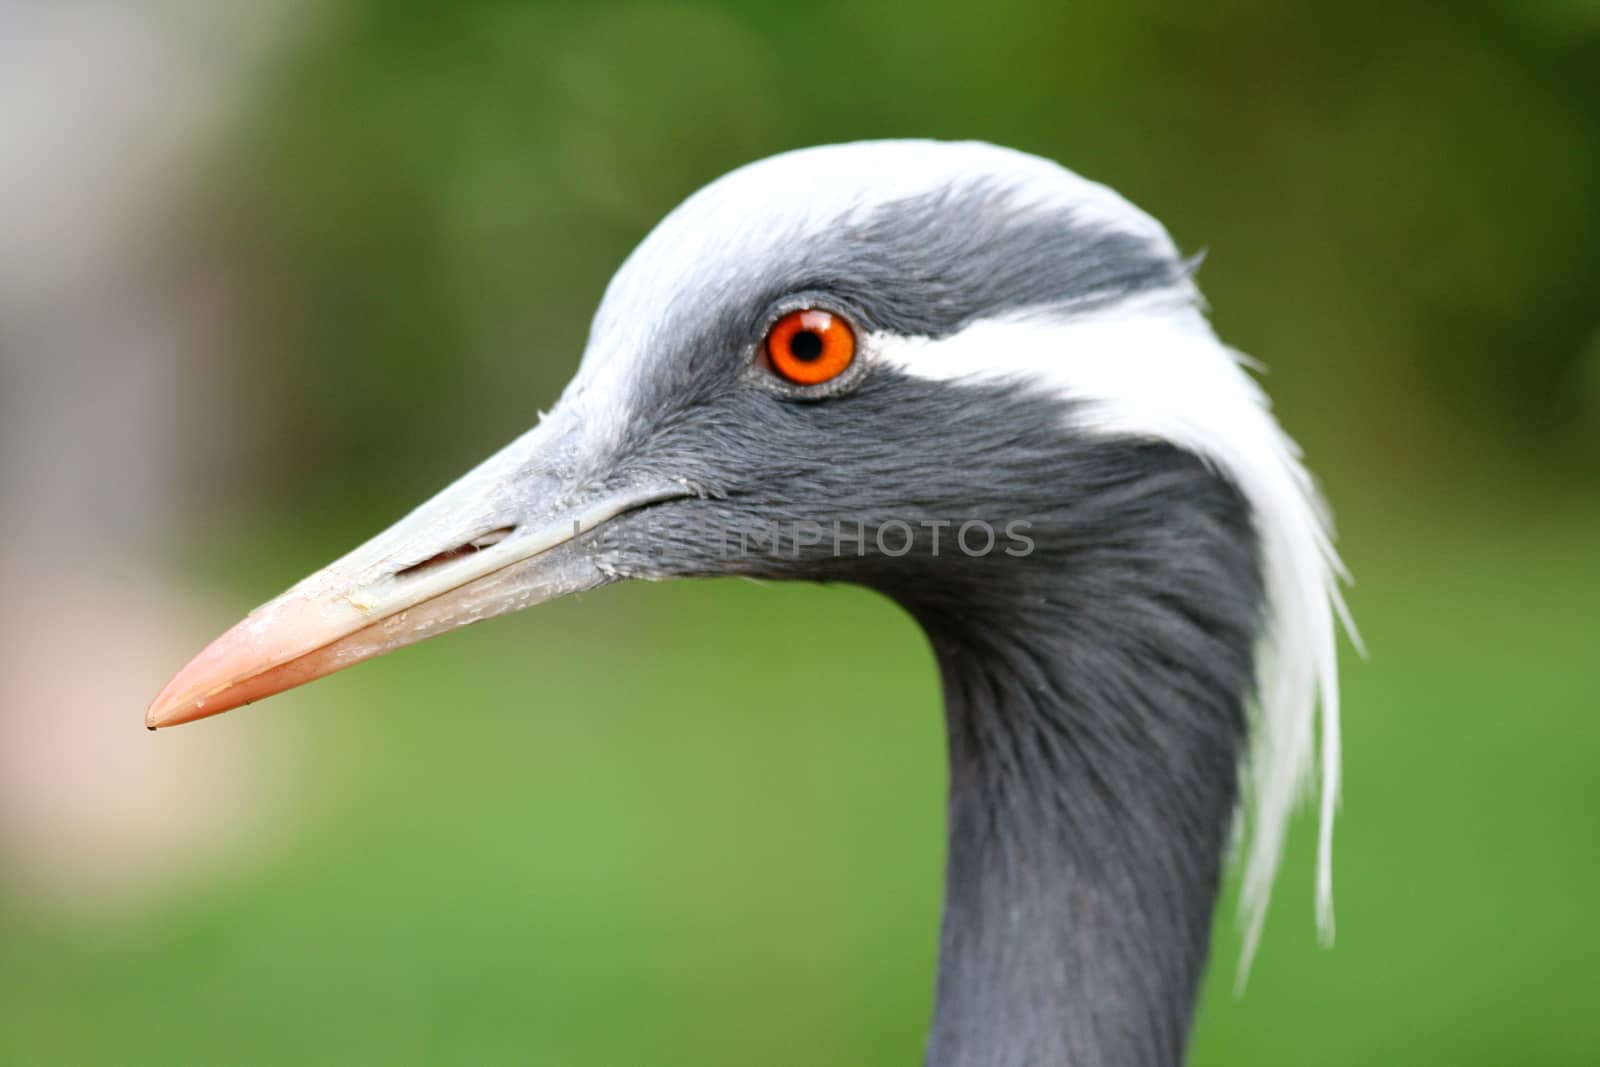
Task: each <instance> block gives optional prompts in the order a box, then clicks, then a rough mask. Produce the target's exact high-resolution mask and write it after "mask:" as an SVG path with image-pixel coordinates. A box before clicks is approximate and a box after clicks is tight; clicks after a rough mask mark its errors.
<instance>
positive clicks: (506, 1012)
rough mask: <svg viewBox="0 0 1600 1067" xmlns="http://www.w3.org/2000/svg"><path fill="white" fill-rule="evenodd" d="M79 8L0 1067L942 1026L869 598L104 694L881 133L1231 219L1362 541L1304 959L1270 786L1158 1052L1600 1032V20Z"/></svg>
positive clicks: (10, 506) (452, 1057) (1240, 342)
mask: <svg viewBox="0 0 1600 1067" xmlns="http://www.w3.org/2000/svg"><path fill="white" fill-rule="evenodd" d="M63 7H69V8H72V9H73V11H74V13H73V14H72V15H71V16H70V18H69V17H68V16H67V15H65V14H62V13H61V11H57V10H55V9H53V8H50V6H49V5H44V6H42V7H41V10H40V11H38V12H29V11H23V10H22V9H20V8H13V9H10V11H9V13H5V14H0V42H3V41H4V40H5V39H7V38H9V40H10V44H9V45H6V44H4V43H0V70H5V69H9V73H7V74H5V75H4V76H3V77H0V89H8V88H9V90H14V91H8V92H0V98H4V99H9V101H10V103H8V104H3V105H0V120H5V121H0V146H3V150H4V154H3V155H0V181H4V182H7V183H9V184H6V185H0V200H3V201H5V203H6V204H7V206H6V207H5V208H4V209H0V210H3V211H4V212H5V214H4V215H0V223H4V226H5V229H3V230H0V237H3V238H6V240H5V241H0V245H3V246H4V247H5V248H6V249H7V250H6V251H4V252H0V314H3V317H0V369H3V370H4V372H5V375H6V378H5V382H4V396H3V399H0V403H3V405H4V406H3V408H0V414H3V416H4V420H5V423H6V426H5V429H3V430H0V442H3V444H4V447H5V453H6V455H5V463H4V466H3V467H0V470H3V471H4V472H5V474H6V482H5V489H6V508H5V512H4V517H3V521H4V526H3V532H4V534H5V536H6V538H7V542H8V545H9V551H8V552H7V553H6V554H5V556H6V558H5V560H4V562H3V563H0V574H3V575H4V576H5V579H6V586H5V587H6V589H7V590H8V593H7V594H6V597H5V600H6V603H5V605H4V606H3V607H0V622H3V623H4V626H5V630H4V635H3V636H4V638H5V640H4V642H3V644H4V646H5V648H4V651H3V652H0V676H3V680H0V695H3V696H4V706H3V708H0V714H3V716H4V719H5V722H4V723H0V725H3V726H4V728H5V735H4V738H3V739H0V1062H5V1063H16V1064H100V1063H104V1064H123V1063H195V1064H200V1063H219V1062H221V1063H283V1062H327V1063H333V1062H349V1061H352V1060H353V1061H356V1062H385V1063H413V1062H414V1063H438V1062H535V1063H548V1064H562V1065H580V1064H607V1065H609V1064H622V1063H652V1064H677V1063H682V1064H729V1065H735V1064H737V1065H748V1064H757V1063H760V1064H785V1065H787V1064H797V1065H806V1064H879V1063H883V1064H890V1063H897V1064H911V1063H916V1062H919V1057H920V1053H921V1043H922V1035H923V1030H924V1027H925V1025H926V1021H927V1017H928V1011H929V1003H930V997H931V989H932V977H933V967H934V944H935V933H936V925H937V916H938V905H939V893H940V878H941V870H942V789H943V753H942V745H943V738H942V732H941V731H942V728H941V724H940V721H939V715H938V695H937V687H936V681H935V678H934V674H933V665H932V660H931V657H930V655H929V653H928V651H927V649H926V648H925V647H924V644H923V641H922V639H921V636H920V634H919V633H918V631H917V630H916V629H915V627H914V626H913V625H912V624H911V623H910V622H909V621H908V620H907V619H906V618H905V617H904V616H903V615H902V614H901V613H900V612H899V611H898V610H897V609H896V608H895V607H894V606H893V605H891V604H889V603H887V602H885V601H882V600H880V599H878V598H875V597H873V596H871V595H868V594H866V593H863V592H860V591H855V590H849V589H824V588H810V587H784V586H758V585H754V584H750V583H735V582H726V583H724V582H708V583H680V584H676V585H665V586H631V587H621V588H614V589H609V590H605V591H602V592H600V593H597V594H593V595H590V596H587V597H585V598H583V599H582V600H580V601H575V602H564V603H558V604H554V605H550V606H547V607H542V608H540V609H538V610H537V611H534V612H531V613H528V614H526V615H522V616H517V617H513V618H510V619H506V620H502V621H499V622H496V623H494V624H492V625H488V626H484V627H481V628H473V629H471V630H470V631H467V632H463V633H459V634H454V635H451V636H449V637H446V638H443V639H441V640H438V641H435V642H431V643H429V644H426V645H423V646H420V647H418V648H415V649H410V650H407V651H406V652H404V653H402V654H400V655H397V656H395V657H392V658H385V659H383V660H380V661H378V662H376V663H373V664H369V665H366V666H363V667H361V668H359V669H357V670H354V671H350V672H347V673H345V674H341V675H338V676H336V677H333V678H330V679H328V680H326V681H324V682H320V683H318V684H317V685H315V686H313V687H310V688H309V689H306V690H302V691H298V692H295V693H292V694H289V695H286V696H284V697H280V698H277V699H275V700H274V701H272V702H271V703H270V704H268V705H266V706H263V707H259V708H256V709H253V710H250V711H246V712H236V713H234V714H233V715H230V716H227V717H225V718H222V719H219V720H214V721H211V722H207V723H204V724H201V725H198V726H194V727H189V728H186V729H185V730H181V731H176V732H173V733H163V734H161V735H160V736H146V735H145V734H144V732H143V731H142V730H141V729H140V716H141V713H142V710H143V707H144V703H145V702H146V701H147V700H148V698H149V697H150V695H152V694H153V693H154V692H155V691H156V689H157V688H159V686H160V684H161V683H162V682H163V681H164V680H165V678H166V677H167V675H168V674H169V673H170V672H171V671H172V670H174V669H175V668H176V667H178V666H179V665H180V664H181V662H182V661H183V660H184V658H185V657H186V656H187V655H188V654H189V653H190V652H192V651H193V650H194V649H195V648H197V647H198V646H199V645H200V644H201V643H202V642H203V641H205V640H207V639H208V638H209V637H211V636H212V635H213V634H215V633H216V632H218V631H220V630H221V629H222V628H223V627H224V626H226V625H227V624H229V623H231V622H232V621H234V619H235V618H237V617H238V616H239V615H240V614H242V612H243V611H244V610H245V609H246V608H248V607H249V606H250V605H252V604H255V603H257V602H259V601H261V600H264V599H266V598H267V597H269V596H271V595H273V594H275V593H277V592H278V591H279V590H280V589H282V588H283V587H285V586H287V585H288V584H289V583H290V582H291V581H292V580H294V579H296V578H298V577H299V576H300V575H301V574H302V573H304V572H306V571H308V570H310V569H312V568H314V567H316V566H320V565H321V564H322V563H324V562H326V561H327V560H329V559H331V558H332V557H334V556H336V555H338V554H340V553H341V552H343V551H344V549H345V548H347V547H348V546H350V545H352V544H354V543H355V542H356V541H358V540H360V539H363V538H364V537H366V536H367V535H368V534H370V533H372V532H373V531H375V530H376V529H378V528H379V527H381V526H383V525H385V524H387V523H388V522H389V521H391V520H392V519H394V518H395V517H397V516H398V515H399V514H400V513H401V512H403V511H404V510H406V509H407V508H408V507H409V506H410V505H411V504H412V503H414V502H416V501H419V500H421V499H422V498H423V497H425V496H426V495H428V494H430V493H431V492H432V491H433V490H434V489H435V488H437V487H438V486H440V485H441V484H443V483H444V482H445V481H447V480H448V479H449V478H451V477H452V476H453V475H455V474H456V473H458V472H460V471H461V470H463V469H465V468H466V467H467V466H468V465H469V464H471V463H472V462H473V461H475V460H476V459H477V458H479V457H480V456H482V455H484V454H485V453H487V452H488V451H489V450H490V449H492V448H494V447H496V446H497V445H499V444H501V443H503V442H504V441H506V440H508V439H510V438H511V437H513V436H514V435H516V434H517V433H518V432H520V431H521V430H522V429H524V428H526V427H527V426H529V425H531V423H532V421H533V419H534V417H535V412H536V411H537V410H538V409H540V408H541V407H547V406H549V404H550V403H551V401H552V400H553V399H554V397H555V395H556V393H557V391H558V390H559V388H560V386H561V384H562V383H563V382H564V381H565V379H566V378H567V376H568V375H569V374H570V373H571V371H572V369H573V368H574V366H575V365H576V361H577V358H578V355H579V353H580V351H581V349H582V346H583V340H584V335H585V330H586V327H587V321H588V317H589V315H590V313H591V312H592V310H593V307H594V305H595V303H596V301H597V300H598V298H599V295H600V292H601V289H602V287H603V286H604V284H605V282H606V280H607V278H608V277H609V275H610V273H611V272H612V270H614V269H615V267H616V265H617V264H618V263H619V262H620V260H621V258H622V257H623V256H624V255H625V254H626V253H627V251H628V250H629V249H630V248H631V247H632V246H633V245H634V244H635V243H636V242H637V241H638V240H639V239H640V238H641V237H642V236H643V235H644V233H645V232H646V231H647V229H648V228H649V226H650V225H651V224H652V223H653V222H654V221H655V220H656V219H657V218H659V217H660V216H661V215H662V214H663V213H665V212H666V211H667V210H669V209H670V208H671V207H672V206H673V205H674V204H675V203H676V202H677V201H678V200H680V199H681V198H682V197H683V196H684V195H686V194H687V193H689V192H691V191H692V190H694V189H695V188H697V187H698V186H700V185H701V184H703V183H705V182H706V181H709V180H710V179H712V178H714V177H716V176H717V175H719V174H721V173H723V172H724V171H726V170H728V169H730V168H732V167H734V166H736V165H738V164H740V163H743V162H746V161H748V160H750V159H753V158H756V157H759V156H762V155H766V154H769V153H772V152H775V151H779V150H782V149H785V148H790V147H795V146H800V145H806V144H812V143H820V142H830V141H842V140H851V139H857V138H865V137H884V136H909V135H916V136H936V137H948V138H979V139H983V140H990V141H995V142H1000V143H1004V144H1009V145H1013V146H1016V147H1019V148H1023V149H1027V150H1030V151H1034V152H1037V153H1040V154H1043V155H1046V156H1050V157H1052V158H1056V159H1059V160H1061V161H1063V162H1064V163H1066V164H1067V165H1069V166H1071V167H1073V168H1075V169H1077V170H1079V171H1081V172H1082V173H1084V174H1086V175H1087V176H1089V177H1093V178H1096V179H1099V180H1102V181H1105V182H1108V183H1109V184H1111V185H1113V186H1114V187H1116V188H1117V189H1118V190H1120V191H1121V192H1123V193H1124V194H1125V195H1127V196H1128V197H1130V198H1131V199H1132V200H1133V201H1134V202H1136V203H1138V204H1139V205H1141V206H1142V207H1144V208H1146V209H1147V210H1149V211H1151V212H1152V213H1153V214H1155V215H1156V216H1157V217H1159V218H1161V219H1162V220H1163V221H1164V222H1166V223H1167V225H1168V226H1169V228H1170V229H1171V230H1172V232H1173V234H1174V236H1175V237H1176V238H1177V240H1178V241H1179V243H1180V244H1181V245H1182V246H1183V247H1184V248H1186V249H1190V250H1198V249H1205V250H1207V253H1208V254H1207V259H1206V262H1205V265H1204V268H1203V270H1202V271H1201V275H1200V280H1201V283H1202V285H1203V287H1204V288H1205V290H1206V292H1207V294H1208V296H1209V298H1210V300H1211V302H1212V304H1213V306H1214V309H1215V314H1214V317H1215V320H1216V322H1217V325H1218V328H1219V330H1220V332H1221V333H1222V335H1223V336H1224V337H1225V338H1227V339H1228V340H1229V341H1230V342H1231V343H1232V344H1234V345H1236V346H1237V347H1239V348H1241V349H1243V350H1244V351H1246V352H1249V353H1251V354H1252V355H1254V356H1256V357H1258V358H1260V359H1261V360H1263V361H1264V362H1265V363H1267V364H1268V365H1269V366H1270V368H1271V370H1270V375H1269V377H1268V379H1267V384H1268V387H1269V389H1270V390H1271V391H1272V394H1273V396H1274V398H1275V401H1276V404H1277V407H1278V409H1279V411H1280V413H1281V416H1282V418H1283V420H1284V422H1285V424H1286V425H1287V426H1288V428H1289V429H1290V431H1291V432H1292V433H1293V434H1294V435H1295V436H1296V437H1298V438H1299V440H1300V441H1301V443H1302V444H1303V445H1304V446H1305V447H1306V450H1307V452H1308V455H1309V457H1310V461H1311V464H1312V466H1313V468H1314V469H1315V470H1316V471H1317V472H1318V474H1319V475H1320V477H1321V479H1322V481H1323V483H1324V486H1325V488H1326V490H1327V492H1328V495H1329V496H1330V498H1331V499H1332V501H1333V502H1334V504H1335V507H1336V509H1337V511H1338V514H1339V518H1340V525H1341V544H1342V547H1343V550H1344V552H1345V554H1346V558H1347V560H1348V562H1349V563H1350V565H1351V567H1352V569H1353V570H1354V572H1355V574H1356V576H1357V583H1358V584H1357V585H1356V587H1355V588H1354V589H1353V590H1352V591H1351V594H1350V601H1351V606H1352V608H1353V610H1354V613H1355V615H1356V618H1357V620H1358V622H1359V623H1360V625H1361V628H1362V631H1363V635H1364V637H1365V639H1366V643H1367V645H1368V647H1369V649H1370V653H1371V654H1370V658H1369V659H1368V660H1366V661H1362V660H1360V659H1358V658H1357V657H1356V656H1355V655H1354V653H1353V652H1350V651H1349V650H1347V655H1346V659H1345V664H1344V670H1343V678H1344V684H1345V687H1346V694H1347V696H1346V718H1345V722H1346V733H1345V738H1346V740H1345V753H1346V789H1345V797H1346V800H1345V804H1344V810H1343V817H1342V819H1341V821H1340V823H1339V829H1338V838H1337V861H1336V867H1335V882H1336V891H1337V904H1338V912H1339V938H1338V943H1337V947H1336V948H1334V949H1333V950H1332V951H1323V950H1320V949H1319V948H1317V946H1316V938H1315V935H1314V926H1313V919H1312V908H1311V896H1312V855H1311V853H1312V841H1313V838H1314V836H1315V835H1314V831H1313V820H1312V818H1311V817H1310V816H1309V814H1308V815H1306V816H1304V817H1302V818H1301V819H1300V820H1298V821H1297V823H1296V826H1295V828H1294V830H1293V832H1292V838H1291V845H1290V849H1289V852H1288V854H1287V858H1286V861H1285V863H1284V865H1283V869H1282V871H1281V872H1280V875H1279V881H1278V891H1277V894H1276V898H1275V904H1274V908H1273V911H1272V914H1271V917H1270V920H1269V923H1268V926H1267V931H1266V936H1265V940H1264V942H1263V945H1262V949H1261V952H1260V955H1259V957H1258V959H1257V961H1256V963H1255V966H1254V970H1253V972H1252V976H1251V981H1250V985H1249V988H1248V991H1247V993H1246V994H1245V996H1244V997H1243V998H1242V999H1236V998H1235V997H1234V996H1233V993H1232V983H1233V976H1234V963H1235V957H1236V956H1237V951H1238V940H1239V939H1238V937H1237V931H1236V929H1235V927H1234V924H1233V922H1232V918H1231V916H1232V912H1231V901H1230V903H1229V905H1228V907H1226V908H1224V909H1223V910H1221V911H1220V912H1219V918H1218V924H1217V952H1216V956H1215V959H1214V963H1213V967H1212V971H1211V977H1210V980H1209V983H1208V986H1207V992H1206V995H1205V999H1204V1004H1203V1006H1202V1010H1201V1013H1200V1016H1199V1020H1198V1023H1197V1026H1196V1030H1195V1035H1194V1041H1193V1062H1194V1063H1195V1064H1197V1065H1219V1064H1348V1063H1403V1064H1417V1065H1422V1064H1450V1065H1453V1067H1461V1065H1477V1064H1482V1065H1500V1064H1511V1063H1515V1064H1529V1065H1537V1064H1590V1063H1595V1062H1600V1013H1596V1011H1595V1010H1594V1004H1595V998H1596V996H1597V994H1600V922H1597V920H1596V918H1595V911H1594V898H1595V886H1596V884H1597V883H1600V817H1597V805H1596V800H1595V790H1596V787H1597V785H1600V777H1597V772H1596V766H1597V759H1596V757H1597V755H1600V751H1597V748H1600V722H1597V718H1600V717H1597V715H1596V712H1597V711H1600V698H1597V696H1596V693H1597V691H1600V669H1597V667H1596V662H1597V653H1600V648H1597V644H1600V642H1597V636H1600V627H1597V625H1596V622H1595V618H1594V614H1595V608H1594V605H1595V602H1596V597H1597V594H1600V550H1597V541H1600V493H1597V489H1600V299H1597V283H1600V3H1595V2H1593V0H1522V2H1499V3H1493V2H1488V0H1469V2H1465V3H1458V4H1454V5H1448V6H1441V5H1436V4H1431V3H1425V2H1422V0H1407V2H1393V0H1390V2H1385V3H1377V2H1375V0H1355V2H1352V3H1346V4H1342V5H1314V6H1312V7H1306V6H1304V5H1286V4H1277V3H1268V2H1265V0H1259V2H1258V0H1240V2H1233V3H1226V4H1220V5H1215V4H1214V5H1194V4H1183V3H1176V2H1174V3H1165V2H1156V0H1133V2H1111V0H1105V2H1092V3H1091V2H1083V3H1066V4H1064V3H1061V2H1060V0H1004V2H999V3H994V4H990V5H986V6H985V7H983V8H982V9H981V10H980V9H978V8H977V7H975V6H973V5H964V4H950V3H928V4H923V5H918V6H915V7H912V6H908V5H904V4H891V3H885V2H881V0H869V2H863V0H856V2H848V3H829V4H818V5H812V6H808V7H798V6H795V5H764V4H757V3H751V2H738V3H713V2H705V3H664V4H650V5H632V4H628V5H597V4H548V5H546V4H533V3H488V2H481V0H462V2H457V3H455V4H451V5H438V4H424V3H413V2H398V0H386V2H378V0H355V2H349V0H346V2H341V3H320V4H312V3H305V2H301V3H297V2H294V0H274V2H272V3H263V4H261V5H259V6H258V7H255V8H251V9H250V11H249V12H248V13H246V12H245V10H244V8H245V6H239V7H235V6H233V5H215V6H211V5H205V4H201V3H195V2H190V3H184V2H177V0H170V2H154V3H151V4H148V5H143V6H141V7H138V8H135V9H130V8H127V7H124V6H121V5H117V4H112V3H104V4H83V5H64V6H63ZM219 9H224V10H219ZM8 55H9V56H10V58H11V59H12V60H16V61H17V62H15V63H13V64H11V65H10V66H9V68H8V67H7V64H6V63H5V62H4V60H5V57H6V56H8ZM24 60H26V62H24ZM6 79H9V81H8V80H6ZM28 79H32V80H31V81H30V80H28ZM19 87H20V88H19ZM4 108H9V109H11V110H9V111H7V110H3V109H4ZM74 109H75V110H74ZM8 115H9V116H10V118H9V119H7V116H8ZM41 116H42V117H41ZM23 118H33V119H35V120H37V121H32V122H24V121H21V119H23ZM30 138H31V139H30ZM74 153H76V154H74ZM30 168H31V169H30ZM796 628H804V629H805V630H807V632H811V633H822V634H826V635H827V637H828V647H827V649H826V653H827V656H826V669H821V670H819V669H818V668H817V666H816V665H813V664H805V663H796V662H792V661H790V660H787V659H776V658H773V657H770V656H769V655H768V654H767V653H768V650H769V649H770V640H771V637H772V635H773V634H774V633H775V632H779V633H788V632H792V631H793V630H794V629H796Z"/></svg>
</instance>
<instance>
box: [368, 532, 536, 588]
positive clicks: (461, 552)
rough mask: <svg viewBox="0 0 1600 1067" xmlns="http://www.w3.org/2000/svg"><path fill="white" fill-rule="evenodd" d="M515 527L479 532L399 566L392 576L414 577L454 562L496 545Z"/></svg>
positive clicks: (509, 534) (508, 535) (510, 533)
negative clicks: (418, 561)
mask: <svg viewBox="0 0 1600 1067" xmlns="http://www.w3.org/2000/svg"><path fill="white" fill-rule="evenodd" d="M516 529H517V528H516V527H515V526H502V527H500V528H499V529H498V530H490V531H489V532H488V533H483V534H479V535H478V536H477V537H474V538H473V539H472V540H470V541H468V542H467V543H466V544H462V545H457V546H456V547H455V548H447V549H445V550H444V551H443V552H440V553H438V554H436V555H432V556H429V557H428V558H427V559H425V560H423V561H422V562H420V563H413V564H412V565H411V566H409V567H404V568H401V569H400V570H398V571H395V573H394V576H395V577H396V578H414V577H416V576H417V575H419V574H422V573H424V572H426V571H431V570H436V569H438V568H439V567H443V566H444V565H446V564H448V563H454V562H455V561H456V560H458V559H465V558H466V557H467V556H472V555H476V554H477V553H479V552H482V551H483V550H484V549H486V548H490V547H492V546H494V545H498V544H499V543H500V542H501V541H504V540H505V539H506V538H507V537H510V536H511V535H512V534H513V533H515V532H516Z"/></svg>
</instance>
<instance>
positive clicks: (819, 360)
mask: <svg viewBox="0 0 1600 1067" xmlns="http://www.w3.org/2000/svg"><path fill="white" fill-rule="evenodd" d="M762 348H763V349H764V351H765V352H766V355H767V363H768V365H769V366H770V367H771V368H772V372H773V373H774V374H776V375H777V376H778V377H780V378H782V379H783V380H784V381H786V382H789V383H790V384H792V385H799V386H812V385H822V384H823V383H825V382H831V381H833V380H834V379H835V378H837V377H839V375H841V374H843V373H844V372H845V371H846V370H848V369H849V368H850V364H851V363H853V362H854V361H855V358H856V332H855V330H853V329H852V328H851V327H850V324H849V323H848V322H847V321H845V319H844V316H842V315H837V314H835V313H834V312H832V311H827V310H824V309H822V308H811V307H808V308H799V309H796V310H794V311H791V312H789V313H788V314H787V315H784V316H783V317H782V318H780V319H779V320H778V321H777V322H775V323H773V324H772V328H771V329H769V330H768V331H767V338H766V340H765V341H764V342H763V344H762Z"/></svg>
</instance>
